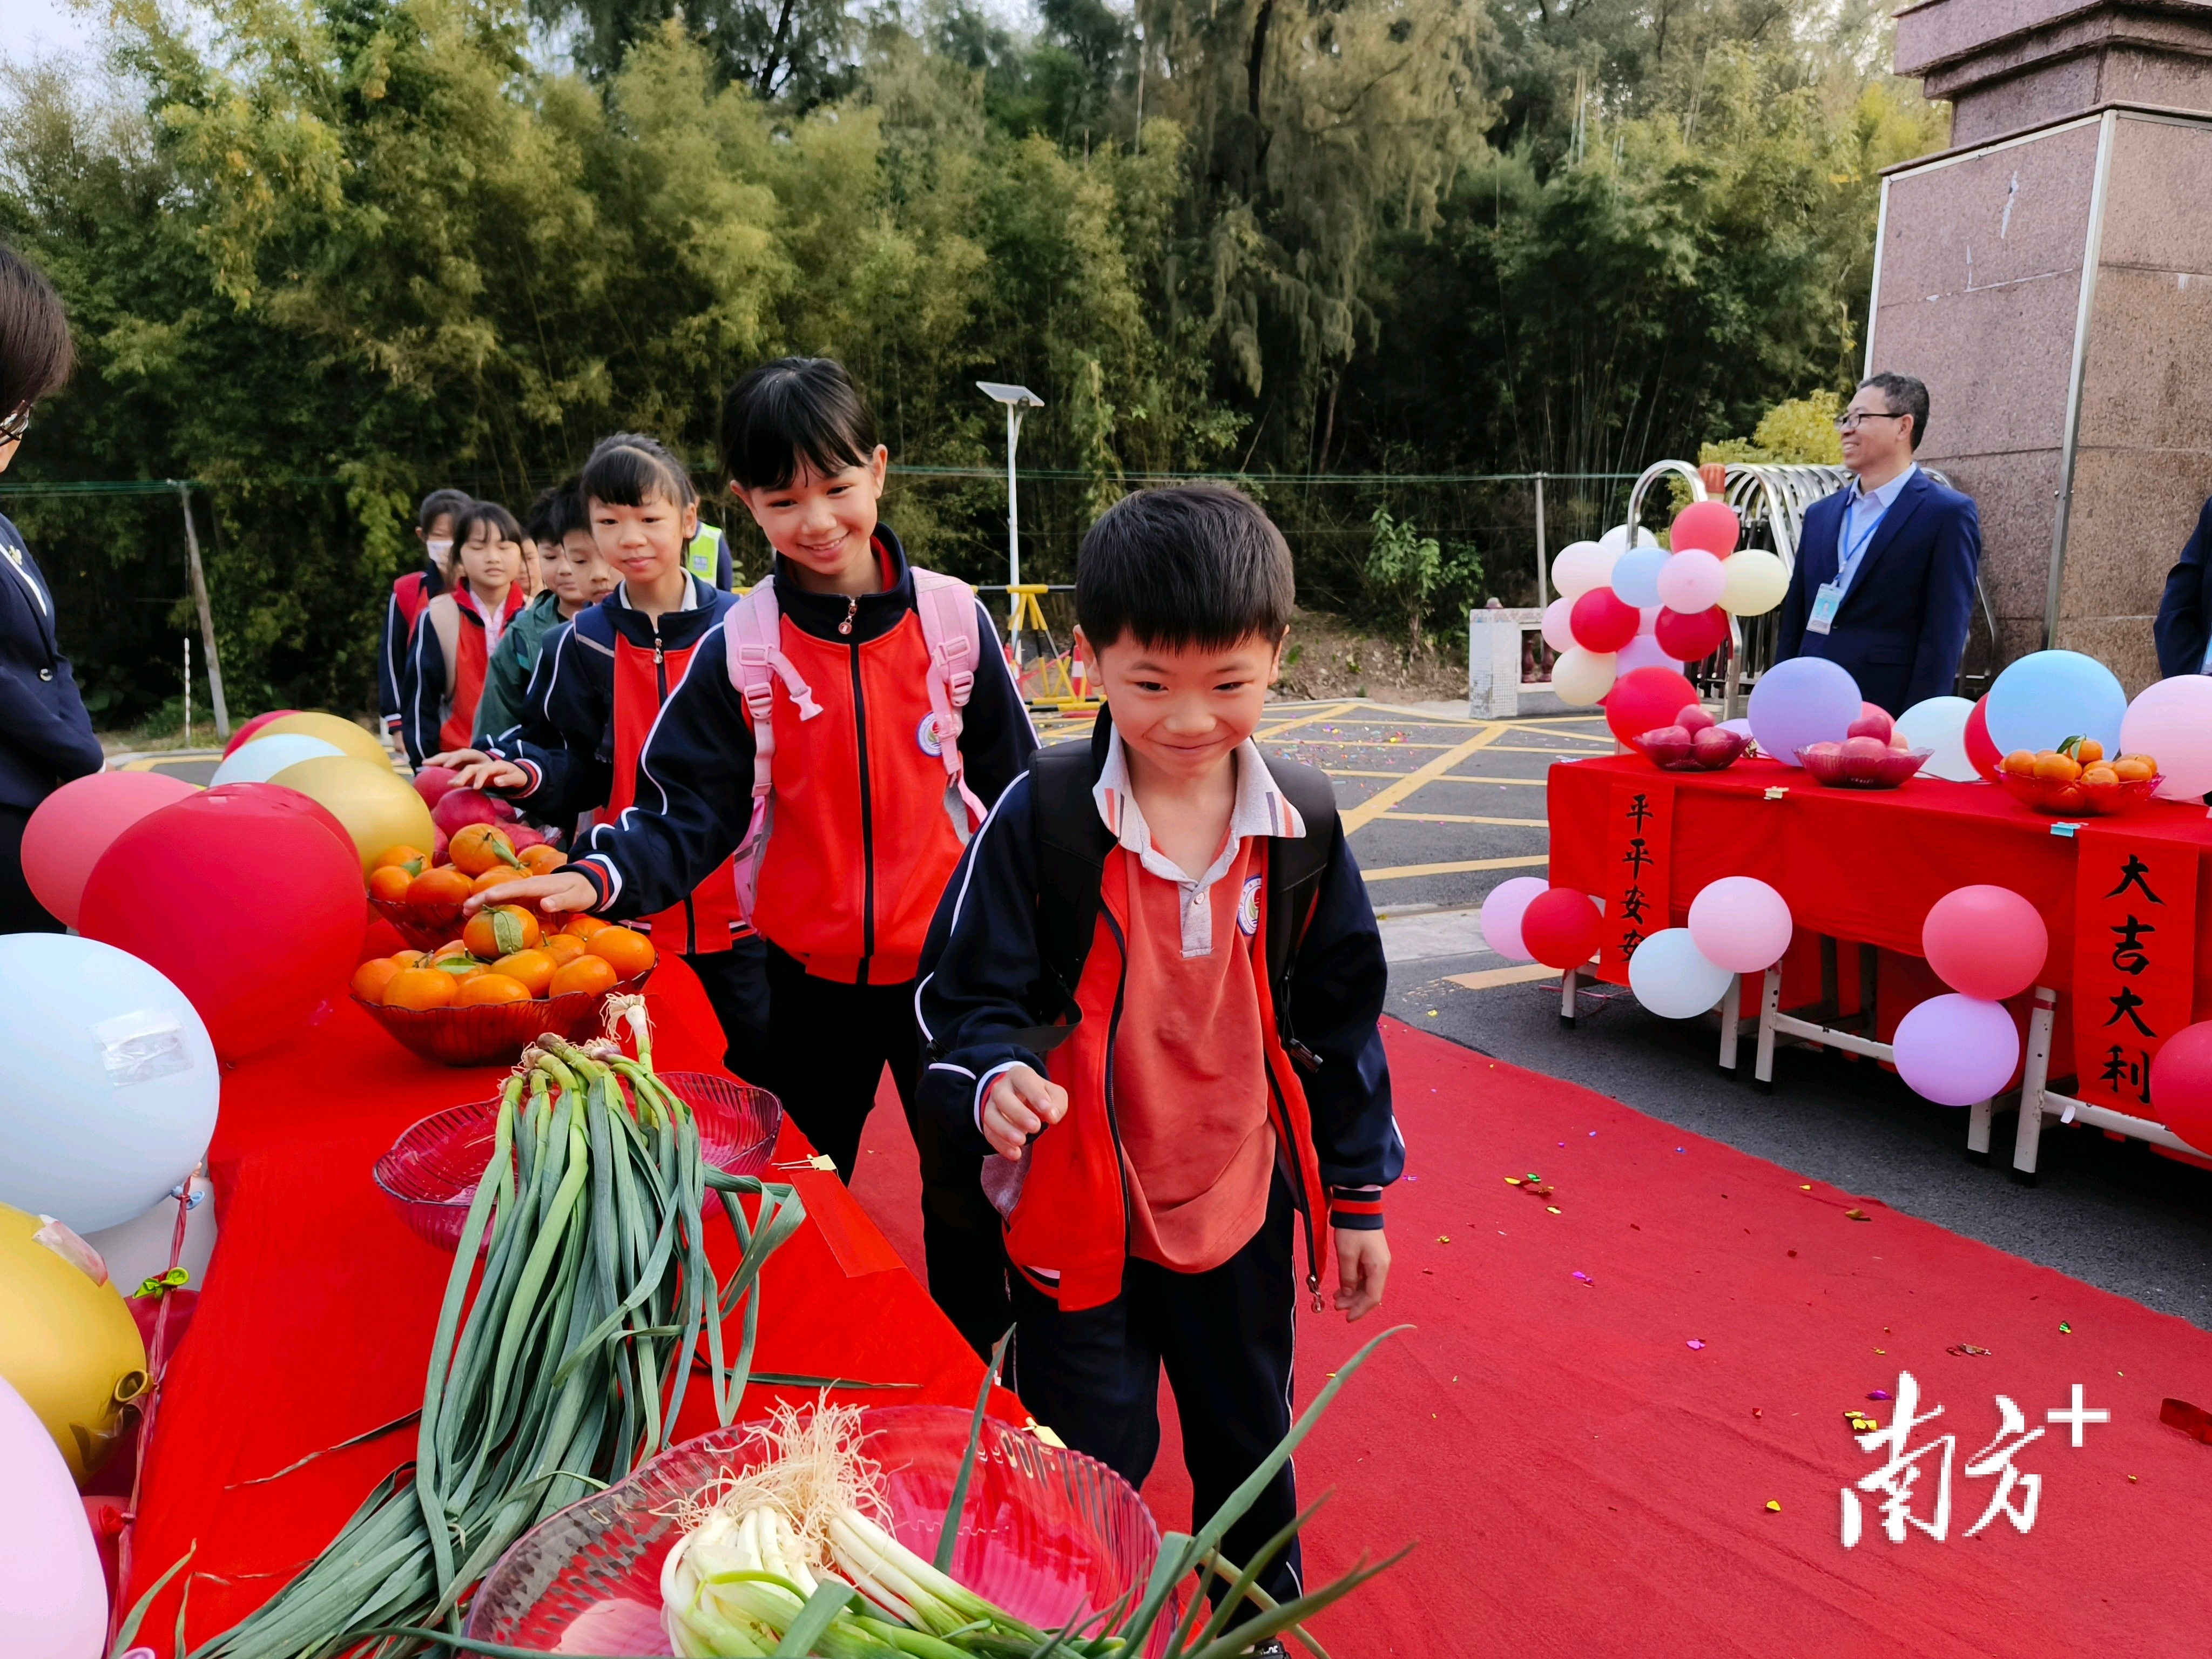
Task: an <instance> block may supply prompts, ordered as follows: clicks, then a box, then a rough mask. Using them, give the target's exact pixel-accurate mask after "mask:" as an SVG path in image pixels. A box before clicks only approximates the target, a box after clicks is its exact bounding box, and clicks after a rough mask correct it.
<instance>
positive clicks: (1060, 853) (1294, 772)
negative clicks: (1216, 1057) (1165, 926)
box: [1008, 714, 1339, 1071]
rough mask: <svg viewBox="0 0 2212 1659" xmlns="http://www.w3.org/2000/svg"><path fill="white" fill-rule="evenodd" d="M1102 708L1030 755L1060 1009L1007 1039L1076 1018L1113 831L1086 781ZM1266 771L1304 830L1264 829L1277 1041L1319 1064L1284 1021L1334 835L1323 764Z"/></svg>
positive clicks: (1278, 762) (1040, 893) (1041, 900)
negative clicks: (1073, 733) (1081, 732)
mask: <svg viewBox="0 0 2212 1659" xmlns="http://www.w3.org/2000/svg"><path fill="white" fill-rule="evenodd" d="M1106 735H1107V728H1106V716H1105V715H1104V714H1101V715H1100V716H1099V720H1098V726H1097V731H1096V732H1094V734H1093V736H1092V737H1091V738H1090V739H1089V740H1088V741H1078V742H1074V743H1062V744H1054V745H1053V746H1052V747H1050V748H1049V749H1040V750H1037V752H1036V754H1035V755H1034V756H1032V757H1030V811H1031V813H1032V814H1033V815H1034V817H1033V822H1034V824H1035V828H1036V846H1037V866H1038V867H1037V942H1038V945H1039V952H1040V954H1041V955H1042V957H1043V960H1044V967H1045V975H1046V981H1047V987H1048V998H1050V997H1053V996H1056V997H1057V998H1058V1000H1059V1003H1060V1010H1064V1011H1065V1012H1066V1021H1067V1023H1066V1024H1064V1025H1042V1026H1038V1027H1036V1028H1033V1029H1031V1030H1026V1031H1017V1032H1013V1033H1012V1034H1011V1035H1010V1036H1009V1039H1008V1040H1009V1041H1012V1042H1018V1043H1020V1044H1021V1045H1022V1046H1024V1048H1029V1049H1030V1050H1031V1051H1033V1052H1034V1053H1036V1054H1044V1053H1046V1052H1047V1051H1048V1050H1049V1049H1051V1048H1056V1047H1057V1046H1059V1044H1060V1042H1062V1041H1063V1040H1064V1039H1065V1038H1066V1036H1067V1034H1068V1033H1069V1031H1071V1030H1073V1029H1074V1026H1075V1024H1076V1023H1077V1022H1078V1021H1079V1019H1080V1018H1082V1015H1081V1012H1080V1011H1079V1009H1078V1008H1077V1006H1076V1002H1075V987H1076V986H1077V984H1078V983H1079V981H1081V979H1082V977H1083V963H1084V959H1085V957H1088V956H1089V955H1090V953H1091V939H1092V938H1093V937H1094V936H1095V935H1096V933H1097V928H1098V902H1099V901H1098V884H1099V880H1100V878H1101V877H1102V876H1103V874H1104V872H1105V867H1106V855H1107V854H1109V853H1110V852H1111V851H1113V849H1114V844H1115V843H1114V837H1113V836H1112V835H1111V834H1109V832H1108V830H1107V828H1106V825H1105V824H1104V823H1103V821H1102V820H1101V819H1100V818H1099V816H1098V807H1097V803H1096V802H1095V801H1094V800H1093V799H1091V787H1092V786H1093V785H1094V784H1095V783H1096V782H1097V778H1098V772H1099V769H1100V767H1101V766H1102V765H1103V762H1104V753H1105V744H1106ZM1265 758H1266V759H1267V772H1268V775H1270V776H1271V777H1273V780H1274V782H1275V787H1277V788H1278V789H1279V790H1281V791H1282V792H1283V794H1284V795H1285V797H1286V798H1287V799H1289V801H1290V803H1291V805H1292V806H1294V807H1295V808H1297V813H1298V817H1300V818H1301V819H1303V820H1304V823H1305V830H1306V832H1305V834H1304V836H1269V837H1268V844H1267V905H1266V913H1267V984H1268V988H1269V993H1270V996H1271V998H1272V1000H1273V1003H1274V1006H1275V1028H1276V1030H1277V1032H1278V1033H1279V1035H1280V1036H1281V1037H1282V1040H1283V1046H1284V1048H1285V1049H1287V1050H1288V1051H1289V1053H1290V1054H1291V1057H1292V1058H1293V1059H1294V1060H1297V1062H1298V1064H1299V1065H1301V1066H1304V1067H1305V1068H1306V1069H1308V1070H1309V1071H1310V1070H1312V1069H1314V1068H1315V1067H1316V1066H1319V1065H1320V1064H1321V1061H1320V1060H1319V1058H1318V1057H1316V1055H1315V1054H1313V1052H1312V1051H1311V1050H1310V1049H1309V1048H1306V1047H1305V1045H1304V1043H1302V1042H1299V1041H1298V1040H1297V1036H1296V1035H1295V1034H1294V1033H1293V1031H1292V1030H1291V974H1292V973H1293V971H1294V970H1295V969H1296V968H1297V954H1298V946H1299V945H1300V944H1301V943H1302V942H1303V941H1304V938H1305V931H1306V924H1307V922H1308V921H1310V920H1311V918H1312V915H1313V908H1314V902H1315V899H1316V896H1318V894H1319V891H1320V887H1321V878H1322V872H1324V871H1326V870H1327V869H1328V860H1329V855H1330V854H1331V852H1332V851H1333V850H1334V847H1335V845H1336V838H1337V836H1338V833H1339V830H1338V827H1337V813H1336V793H1335V791H1334V789H1333V788H1332V787H1330V785H1329V781H1328V774H1326V773H1324V772H1322V771H1321V770H1319V769H1316V768H1314V767H1310V766H1304V765H1301V764H1300V763H1298V762H1297V761H1290V760H1282V759H1279V758H1277V757H1273V756H1268V757H1265ZM1060 1010H1051V1009H1045V1008H1040V1009H1039V1010H1038V1012H1039V1013H1040V1015H1041V1016H1042V1017H1044V1018H1052V1017H1053V1016H1054V1013H1056V1012H1060Z"/></svg>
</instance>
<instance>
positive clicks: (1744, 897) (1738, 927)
mask: <svg viewBox="0 0 2212 1659" xmlns="http://www.w3.org/2000/svg"><path fill="white" fill-rule="evenodd" d="M1793 931H1795V930H1794V927H1793V925H1792V923H1791V921H1790V904H1789V901H1788V900H1786V899H1784V897H1783V896H1782V895H1781V894H1779V893H1778V892H1777V891H1775V890H1774V889H1773V888H1771V887H1770V886H1768V885H1767V884H1765V882H1763V881H1761V880H1759V878H1758V877H1756V876H1723V877H1722V878H1720V879H1719V880H1718V881H1711V882H1707V883H1706V884H1705V886H1704V887H1703V888H1702V889H1701V890H1699V894H1698V896H1697V897H1695V898H1693V899H1692V900H1691V901H1690V938H1691V939H1692V940H1693V941H1695V943H1696V945H1697V947H1698V953H1699V955H1700V956H1702V957H1705V960H1706V961H1708V962H1710V963H1712V964H1713V965H1714V966H1715V967H1717V968H1725V969H1728V971H1729V972H1730V973H1732V974H1763V973H1765V971H1766V970H1767V969H1769V968H1771V967H1772V966H1773V965H1774V964H1775V963H1778V962H1779V961H1781V960H1782V953H1783V952H1784V951H1787V950H1788V949H1789V948H1790V934H1791V933H1792V932H1793Z"/></svg>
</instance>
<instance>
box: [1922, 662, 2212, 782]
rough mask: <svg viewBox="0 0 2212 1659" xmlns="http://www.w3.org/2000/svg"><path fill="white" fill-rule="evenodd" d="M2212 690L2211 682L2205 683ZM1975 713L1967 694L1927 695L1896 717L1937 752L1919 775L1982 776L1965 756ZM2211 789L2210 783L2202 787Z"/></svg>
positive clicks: (1955, 778)
mask: <svg viewBox="0 0 2212 1659" xmlns="http://www.w3.org/2000/svg"><path fill="white" fill-rule="evenodd" d="M2206 689H2207V690H2212V681H2208V682H2207V683H2206ZM1973 712H1974V705H1973V702H1972V699H1971V698H1967V697H1929V698H1927V699H1926V700H1925V701H1923V702H1916V703H1914V704H1913V705H1912V707H1911V708H1908V709H1906V710H1905V712H1904V713H1903V714H1899V716H1898V717H1897V732H1898V735H1899V737H1901V738H1904V739H1905V742H1907V743H1909V744H1911V745H1912V746H1913V747H1914V748H1915V749H1932V750H1935V751H1936V752H1935V753H1934V754H1932V755H1930V756H1929V757H1928V758H1927V760H1926V761H1925V762H1924V763H1923V764H1922V765H1921V768H1920V771H1921V775H1922V776H1923V777H1930V778H1948V779H1949V780H1950V781H1952V782H1953V783H1972V781H1974V780H1975V779H1976V778H1978V777H1979V776H1980V775H1981V774H1980V773H1978V772H1977V771H1975V770H1974V763H1973V762H1972V761H1971V760H1969V759H1968V758H1967V757H1966V717H1967V716H1968V715H1969V714H1972V713H1973ZM2205 787H2207V788H2212V784H2208V785H2206V786H2205Z"/></svg>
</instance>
